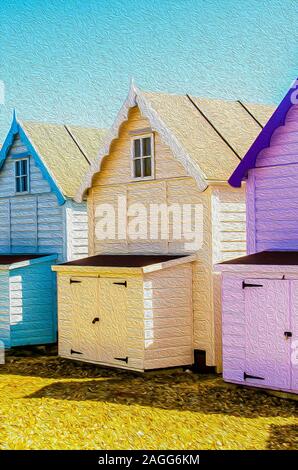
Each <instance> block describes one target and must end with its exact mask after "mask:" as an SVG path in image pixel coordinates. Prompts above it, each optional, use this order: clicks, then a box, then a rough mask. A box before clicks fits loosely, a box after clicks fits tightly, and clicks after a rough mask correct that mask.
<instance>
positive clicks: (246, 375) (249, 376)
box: [243, 372, 265, 380]
mask: <svg viewBox="0 0 298 470" xmlns="http://www.w3.org/2000/svg"><path fill="white" fill-rule="evenodd" d="M243 378H244V380H246V379H258V380H265V378H264V377H258V376H257V375H249V374H247V373H246V372H244V374H243Z"/></svg>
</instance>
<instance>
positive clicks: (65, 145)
mask: <svg viewBox="0 0 298 470" xmlns="http://www.w3.org/2000/svg"><path fill="white" fill-rule="evenodd" d="M105 132H106V131H105V130H103V129H96V128H84V127H77V126H66V125H57V124H45V123H37V122H28V121H25V122H18V121H17V120H16V117H15V115H14V118H13V122H12V125H11V128H10V131H9V133H8V135H7V137H6V140H5V142H4V144H3V147H2V149H1V151H0V169H1V167H2V166H3V163H4V161H5V159H6V157H7V155H8V153H9V150H10V147H11V145H12V144H13V140H14V137H15V136H16V135H17V134H18V135H19V136H20V138H21V140H22V142H23V143H24V145H26V146H27V148H28V151H29V154H30V155H32V156H33V157H34V158H35V160H36V163H37V165H38V166H39V167H40V169H41V171H42V173H43V175H44V177H45V178H46V179H47V180H48V182H49V183H50V185H51V187H52V189H53V190H54V191H55V192H56V193H57V196H58V199H59V202H60V203H63V202H64V198H65V197H69V198H73V197H74V196H75V193H76V191H77V189H78V187H79V184H80V182H81V180H82V178H83V176H84V174H85V173H86V171H87V170H88V168H89V166H90V163H91V162H92V161H93V160H94V158H95V157H96V155H97V153H98V150H99V148H100V144H101V142H102V138H103V136H104V134H105Z"/></svg>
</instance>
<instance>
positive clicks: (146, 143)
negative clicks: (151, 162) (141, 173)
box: [142, 137, 151, 157]
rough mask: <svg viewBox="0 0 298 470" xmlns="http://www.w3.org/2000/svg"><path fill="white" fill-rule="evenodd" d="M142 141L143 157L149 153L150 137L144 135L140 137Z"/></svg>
mask: <svg viewBox="0 0 298 470" xmlns="http://www.w3.org/2000/svg"><path fill="white" fill-rule="evenodd" d="M142 143H143V157H148V156H149V155H151V138H150V137H145V138H144V139H142Z"/></svg>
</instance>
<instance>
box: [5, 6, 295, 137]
mask: <svg viewBox="0 0 298 470" xmlns="http://www.w3.org/2000/svg"><path fill="white" fill-rule="evenodd" d="M297 17H298V9H297V2H296V1H295V0H270V1H265V0H250V1H249V2H245V3H243V2H239V1H237V0H228V1H225V2H224V1H220V0H214V1H206V0H183V1H181V0H171V1H160V2H157V1H148V0H101V1H98V0H89V1H88V2H82V1H78V0H68V1H67V2H61V0H52V1H51V2H42V3H41V2H39V1H38V0H32V1H31V2H28V1H27V2H26V1H24V0H10V1H6V2H1V20H2V21H1V31H2V41H1V44H0V56H1V57H2V58H3V60H2V70H1V77H0V79H1V80H3V81H4V82H5V86H6V89H7V96H6V103H5V107H3V112H1V114H0V134H1V135H3V133H4V132H5V129H6V128H7V126H8V125H9V119H10V116H11V109H12V107H16V109H17V110H18V112H19V114H20V116H22V117H24V119H33V120H37V121H40V120H46V121H50V122H73V123H78V124H79V123H80V124H82V125H86V124H88V125H93V126H98V125H100V126H102V127H106V126H110V124H111V123H112V121H113V118H114V116H115V114H116V113H117V111H118V109H119V106H120V105H121V102H122V101H123V99H124V97H125V95H126V92H127V86H128V83H129V80H130V78H131V77H134V78H135V80H136V81H137V83H139V84H140V86H142V87H144V88H146V89H151V90H165V91H169V92H179V93H184V92H185V90H188V91H189V93H191V94H193V95H196V96H209V97H213V98H227V99H239V98H242V99H244V100H245V101H248V102H249V101H251V102H267V103H272V102H279V100H280V99H281V98H282V93H283V90H285V89H286V88H287V86H288V85H289V83H290V82H291V81H292V80H293V79H294V78H295V77H296V76H297V70H296V68H297V67H296V60H295V58H296V54H297V27H296V25H297ZM52 31H55V34H52ZM86 51H88V53H86ZM285 51H286V53H285ZM264 57H270V60H268V61H266V63H265V65H264ZM20 77H22V79H20ZM0 140H1V137H0Z"/></svg>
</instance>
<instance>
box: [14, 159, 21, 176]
mask: <svg viewBox="0 0 298 470" xmlns="http://www.w3.org/2000/svg"><path fill="white" fill-rule="evenodd" d="M20 164H21V162H20V161H18V162H16V167H15V168H16V176H20V171H21V165H20Z"/></svg>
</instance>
